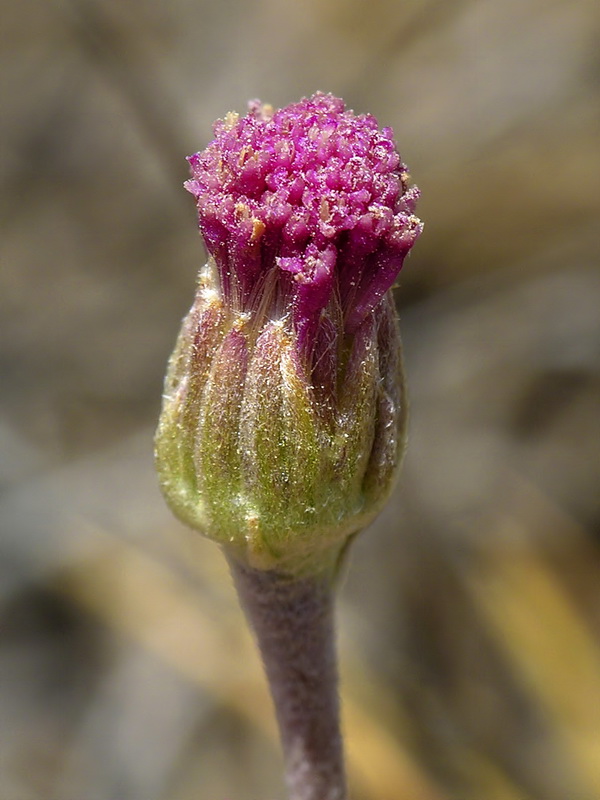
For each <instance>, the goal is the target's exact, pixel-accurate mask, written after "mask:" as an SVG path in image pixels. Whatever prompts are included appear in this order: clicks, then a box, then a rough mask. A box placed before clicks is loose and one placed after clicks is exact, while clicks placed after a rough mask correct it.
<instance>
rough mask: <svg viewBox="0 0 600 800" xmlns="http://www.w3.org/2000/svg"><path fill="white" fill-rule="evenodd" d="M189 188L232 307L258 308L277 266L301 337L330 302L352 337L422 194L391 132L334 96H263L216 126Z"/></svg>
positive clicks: (393, 272) (413, 223) (412, 227)
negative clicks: (273, 101)
mask: <svg viewBox="0 0 600 800" xmlns="http://www.w3.org/2000/svg"><path fill="white" fill-rule="evenodd" d="M214 132H215V139H214V140H213V141H212V142H211V144H210V145H209V146H208V147H207V148H206V150H205V151H204V152H203V153H196V154H195V155H193V156H190V158H189V159H188V160H189V162H190V166H191V170H192V178H191V179H190V180H189V181H187V183H186V188H187V189H188V191H190V192H191V193H192V194H193V195H194V196H195V198H196V203H197V207H198V218H199V224H200V230H201V232H202V235H203V237H204V241H205V242H206V246H207V248H208V251H209V253H210V254H211V256H213V258H214V259H215V261H216V263H217V266H218V269H219V279H220V285H221V289H222V291H223V293H224V295H225V297H226V299H227V302H229V303H234V304H236V305H237V306H238V307H240V308H241V309H248V308H250V307H251V306H252V304H253V303H254V304H255V303H256V302H257V300H258V299H259V295H260V293H261V291H262V288H263V286H264V283H265V281H266V280H267V278H268V277H269V276H270V273H271V271H272V270H276V272H277V281H278V283H279V284H280V291H281V293H282V295H283V296H282V297H281V298H279V302H280V303H281V308H282V310H284V311H285V313H287V312H288V311H289V310H291V313H292V315H293V324H294V327H295V328H296V330H297V331H298V332H299V334H300V336H301V338H302V339H305V338H308V337H310V336H311V334H312V335H314V330H315V328H316V327H317V326H318V323H319V319H320V314H321V312H322V311H323V310H324V309H326V308H327V306H328V305H329V304H330V302H331V300H332V297H335V298H336V302H337V301H339V303H340V305H341V308H342V310H343V312H344V320H343V323H344V331H345V332H346V333H350V334H352V333H354V332H355V331H356V329H357V328H358V326H359V325H360V323H361V322H362V321H363V320H364V319H365V318H366V317H367V316H368V314H369V312H370V311H372V310H373V309H374V308H375V306H376V305H377V304H378V303H379V301H380V300H381V298H382V297H383V295H384V294H385V292H386V291H387V290H388V289H389V288H390V287H391V286H392V284H393V283H394V281H395V279H396V276H397V274H398V272H399V271H400V268H401V267H402V262H403V260H404V257H405V256H406V254H407V253H408V251H409V250H410V248H411V247H412V245H413V243H414V242H415V239H416V238H417V236H418V235H419V233H420V231H421V227H422V226H421V223H420V222H419V220H418V219H417V218H416V217H415V216H414V214H413V212H414V208H415V204H416V201H417V198H418V190H417V188H416V187H411V188H409V187H408V180H409V176H408V171H407V169H406V167H405V166H404V164H402V162H401V161H400V156H399V155H398V153H397V151H396V147H395V144H394V139H393V133H392V130H391V129H390V128H383V130H381V131H380V130H379V128H378V125H377V120H376V119H375V118H374V117H372V116H370V115H361V116H356V115H355V114H354V113H353V112H352V111H346V110H345V107H344V103H343V101H342V100H340V99H339V98H336V97H333V96H332V95H326V94H321V93H317V94H315V95H313V96H312V97H311V98H309V99H304V100H301V101H300V102H299V103H295V104H293V105H290V106H287V107H286V108H283V109H281V110H280V111H277V112H275V113H274V112H273V109H272V108H271V107H270V106H264V105H261V104H260V103H259V102H258V101H255V102H253V103H251V104H250V113H249V114H248V115H247V116H245V117H242V118H239V117H238V116H237V115H235V114H229V115H228V116H227V117H226V118H225V119H224V120H220V121H219V122H217V123H216V125H215V128H214Z"/></svg>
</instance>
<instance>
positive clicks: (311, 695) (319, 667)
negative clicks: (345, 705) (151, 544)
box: [229, 559, 347, 800]
mask: <svg viewBox="0 0 600 800" xmlns="http://www.w3.org/2000/svg"><path fill="white" fill-rule="evenodd" d="M229 565H230V568H231V573H232V575H233V579H234V582H235V585H236V588H237V591H238V595H239V598H240V603H241V605H242V607H243V609H244V611H245V613H246V616H247V618H248V621H249V622H250V625H251V626H252V628H253V629H254V632H255V635H256V638H257V640H258V645H259V648H260V652H261V655H262V659H263V663H264V667H265V671H266V673H267V678H268V681H269V686H270V689H271V696H272V698H273V703H274V705H275V712H276V715H277V721H278V723H279V731H280V735H281V743H282V746H283V753H284V758H285V773H286V781H287V784H288V788H289V792H290V800H346V797H347V795H346V783H345V774H344V758H343V748H342V739H341V734H340V723H339V702H338V694H337V666H336V655H335V637H334V629H333V588H332V585H331V580H330V578H329V577H304V578H294V577H290V576H288V575H282V574H281V573H276V572H270V571H264V570H257V569H253V568H251V567H247V566H244V565H242V564H240V563H239V562H236V561H234V560H233V559H230V560H229Z"/></svg>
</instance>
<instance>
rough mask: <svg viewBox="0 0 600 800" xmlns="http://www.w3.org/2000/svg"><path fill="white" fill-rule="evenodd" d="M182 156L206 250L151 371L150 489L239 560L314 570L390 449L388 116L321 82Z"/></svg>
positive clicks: (407, 211) (392, 256)
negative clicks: (182, 313)
mask: <svg viewBox="0 0 600 800" xmlns="http://www.w3.org/2000/svg"><path fill="white" fill-rule="evenodd" d="M189 162H190V165H191V173H192V177H191V179H190V180H189V181H187V183H186V188H187V189H188V190H189V191H190V192H191V193H192V194H193V195H194V197H195V198H196V203H197V208H198V219H199V226H200V231H201V233H202V236H203V238H204V241H205V244H206V247H207V250H208V253H209V258H208V263H207V265H206V267H205V268H204V269H203V270H202V271H201V272H200V277H199V282H198V288H197V292H196V298H195V301H194V305H193V306H192V309H191V310H190V312H189V314H188V316H187V317H186V318H185V320H184V322H183V327H182V330H181V333H180V336H179V339H178V342H177V345H176V348H175V351H174V353H173V355H172V357H171V360H170V363H169V369H168V374H167V378H166V382H165V392H164V398H163V409H162V413H161V418H160V422H159V427H158V431H157V436H156V460H157V466H158V471H159V475H160V480H161V486H162V489H163V492H164V495H165V497H166V499H167V502H168V503H169V505H170V506H171V508H172V509H173V511H174V512H175V514H176V515H177V516H178V517H180V519H182V520H183V521H184V522H185V523H187V524H188V525H190V526H191V527H193V528H196V529H198V530H200V531H201V532H202V533H204V534H205V535H207V536H209V537H210V538H212V539H215V540H216V541H218V542H220V543H221V544H223V545H224V546H226V547H227V548H228V549H229V552H230V554H232V555H233V557H235V558H237V559H239V560H241V561H242V562H244V563H247V564H249V565H251V566H253V567H259V568H264V569H278V570H280V571H283V572H288V573H291V574H300V573H306V572H317V571H320V570H327V569H329V568H331V567H332V565H333V564H335V562H336V561H337V559H338V557H339V554H340V552H341V551H342V549H343V547H344V545H345V543H346V542H347V541H348V539H349V537H350V536H352V535H353V534H354V533H356V532H357V531H358V530H360V529H361V528H363V527H364V526H365V525H367V524H368V523H369V522H370V521H371V520H372V519H373V517H374V516H375V515H376V514H377V513H378V512H379V511H380V509H381V507H382V505H383V504H384V502H385V500H386V499H387V497H388V495H389V493H390V491H391V488H392V486H393V480H394V477H395V474H396V472H397V468H398V466H399V463H400V460H401V456H402V451H403V448H404V439H405V424H406V399H405V394H404V385H403V375H402V366H401V356H400V339H399V333H398V325H397V320H396V313H395V308H394V303H393V299H392V296H391V287H392V285H393V283H394V281H395V279H396V277H397V275H398V272H399V271H400V269H401V267H402V263H403V260H404V258H405V256H406V255H407V253H408V251H409V250H410V248H411V247H412V245H413V243H414V241H415V240H416V238H417V236H418V235H419V233H420V232H421V228H422V225H421V223H420V222H419V220H418V219H417V218H416V217H415V216H414V213H413V212H414V207H415V204H416V200H417V198H418V190H417V189H416V188H415V187H409V186H408V173H407V171H406V167H405V166H404V165H403V164H402V163H401V161H400V157H399V156H398V154H397V152H396V148H395V145H394V141H393V136H392V132H391V130H390V129H389V128H384V129H383V130H381V131H380V130H379V129H378V126H377V122H376V120H375V119H374V118H373V117H371V116H356V115H354V113H352V112H351V111H346V110H345V107H344V104H343V102H342V101H341V100H339V99H337V98H334V97H332V96H331V95H324V94H320V93H318V94H315V95H313V97H311V98H310V99H305V100H302V101H301V102H299V103H297V104H294V105H291V106H288V107H287V108H284V109H282V110H280V111H278V112H276V113H273V110H272V109H271V108H270V107H269V106H261V105H260V104H259V103H258V102H254V103H251V104H250V112H249V114H248V115H247V116H246V117H244V118H241V119H240V118H238V117H237V115H235V114H229V115H228V116H227V117H226V118H225V120H222V121H219V122H217V123H216V125H215V139H214V140H213V142H211V144H210V145H209V146H208V147H207V149H206V150H205V151H204V152H202V153H197V154H196V155H193V156H191V157H190V158H189Z"/></svg>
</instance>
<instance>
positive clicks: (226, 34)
mask: <svg viewBox="0 0 600 800" xmlns="http://www.w3.org/2000/svg"><path fill="white" fill-rule="evenodd" d="M2 18H3V19H2V33H1V37H2V51H1V55H0V66H1V70H0V74H1V75H2V79H1V80H2V91H3V98H2V121H1V126H2V141H3V158H2V164H1V166H0V170H1V178H2V189H1V193H0V199H1V206H2V212H3V213H2V240H1V243H0V257H1V262H2V269H1V274H0V308H1V320H2V321H1V325H2V338H1V342H0V364H1V375H2V384H1V386H2V392H1V399H0V447H1V452H2V457H1V461H0V479H1V482H2V495H1V504H0V528H1V537H2V539H1V546H2V559H1V563H0V627H1V636H0V693H1V694H0V797H2V800H191V799H192V798H194V799H195V800H196V799H198V798H200V800H226V798H229V800H273V799H274V798H281V797H282V796H283V794H284V792H283V788H282V785H281V781H280V761H279V754H278V747H277V743H276V738H275V731H274V724H273V721H272V712H271V708H270V704H269V701H268V699H267V696H266V690H265V687H264V684H263V679H262V675H261V672H260V668H259V664H258V659H257V657H256V655H255V653H254V650H253V646H252V642H251V640H250V637H249V635H248V633H247V632H246V630H245V627H244V626H243V624H242V619H241V615H240V612H239V610H238V608H237V605H236V602H235V598H234V596H233V592H232V588H231V585H230V581H229V578H228V576H227V573H226V570H225V566H224V563H223V560H222V559H221V557H220V554H219V552H218V551H217V549H216V548H215V547H214V546H213V545H212V544H210V543H208V542H205V541H202V540H200V539H199V538H197V537H194V536H192V535H191V534H188V533H186V532H185V531H183V530H182V529H181V528H180V527H178V525H177V524H176V523H175V522H174V520H173V519H172V518H171V517H170V516H169V514H168V512H167V511H166V509H165V507H164V505H163V503H162V501H161V498H160V496H159V493H158V489H157V486H156V481H155V478H154V476H153V470H152V456H151V450H152V434H153V426H154V423H155V419H156V416H157V413H158V405H159V397H160V393H161V380H162V373H163V370H164V366H165V362H166V358H167V355H168V353H169V351H170V348H171V346H172V343H173V340H174V337H175V334H176V330H177V327H178V323H179V319H180V317H181V316H182V315H183V313H184V311H185V310H186V308H187V306H188V305H189V304H190V302H191V298H192V291H193V284H194V275H195V271H196V269H197V267H198V266H199V265H200V264H201V261H202V253H201V249H200V243H199V241H198V238H197V234H196V230H195V218H194V209H193V203H192V202H191V199H190V197H189V196H187V195H186V193H185V192H184V191H183V189H182V188H181V183H182V181H183V180H184V179H185V177H186V164H185V161H184V160H183V157H184V156H185V155H187V154H188V153H191V152H193V151H195V150H197V149H200V148H201V147H203V146H204V145H205V144H206V143H207V141H208V139H209V137H210V124H211V122H212V121H213V119H215V118H216V117H219V116H222V115H224V113H225V112H226V111H228V110H230V109H237V110H243V109H244V107H245V103H246V101H247V100H248V98H251V97H255V96H259V97H261V98H262V99H264V100H268V101H270V102H272V103H273V104H275V105H283V104H286V103H288V102H291V101H293V100H296V99H298V98H299V97H300V96H302V95H305V94H310V93H312V92H313V91H314V90H315V89H322V90H326V91H332V92H334V93H336V94H340V95H342V96H343V97H344V98H345V99H346V101H347V102H348V104H349V106H350V107H352V108H354V109H355V110H357V111H370V112H372V113H374V114H375V115H376V116H377V117H378V118H379V120H380V122H381V124H389V125H392V126H393V127H394V128H395V131H396V134H397V138H398V141H399V143H400V145H401V152H402V155H403V157H404V158H405V159H406V161H407V162H408V163H409V165H410V166H411V168H412V172H413V175H414V176H415V180H416V181H417V182H418V184H419V185H420V187H421V189H422V192H423V200H422V203H421V206H420V212H421V215H422V217H423V218H424V219H425V220H426V231H425V234H424V236H423V238H422V240H421V241H420V242H419V244H418V246H417V247H416V248H415V251H414V254H413V255H412V256H411V259H410V260H409V262H408V264H407V266H406V267H405V270H404V272H403V273H402V276H401V280H400V286H399V290H398V292H397V299H398V303H399V307H400V309H401V315H402V323H403V331H404V340H405V349H406V360H407V366H408V372H409V379H410V387H411V398H412V421H411V440H410V449H409V454H408V457H407V460H406V468H405V471H404V476H403V481H402V485H401V487H400V488H399V490H398V492H397V493H396V495H395V497H394V500H393V502H392V503H391V504H390V506H389V508H388V509H387V510H386V512H385V513H384V514H383V515H382V517H381V518H380V520H379V521H378V523H377V524H376V525H375V526H374V527H373V529H372V530H371V531H370V532H369V533H368V534H365V535H364V536H363V537H362V539H360V540H359V541H358V543H357V546H356V548H355V552H354V557H353V561H352V565H351V569H350V570H349V574H348V576H347V579H346V581H345V585H344V588H343V591H342V596H341V602H340V609H339V617H340V649H341V655H342V672H343V697H344V704H345V705H344V709H345V728H346V733H347V742H348V751H349V766H350V773H351V785H352V797H353V800H599V798H600V549H599V537H600V490H599V485H600V481H599V479H600V414H599V411H600V402H599V401H600V314H599V309H600V271H599V270H598V256H599V255H600V236H599V228H598V211H599V210H600V209H599V206H600V193H599V191H598V187H599V186H600V181H599V178H600V169H599V168H600V149H599V147H598V144H599V133H600V126H599V121H600V119H599V116H600V115H599V104H598V101H599V99H600V92H599V90H598V79H599V75H600V69H599V67H600V62H599V60H598V50H597V42H598V34H599V32H600V31H599V28H600V14H599V11H598V6H597V3H595V2H593V1H592V0H573V1H572V2H567V0H562V2H561V1H560V0H503V2H500V0H455V2H447V1H446V2H444V1H443V0H404V1H403V2H398V1H397V0H370V2H361V1H360V0H247V1H246V2H242V1H241V0H237V2H236V0H222V1H221V2H209V1H208V0H196V2H191V0H172V2H159V0H157V1H156V2H151V0H125V2H117V0H102V1H101V0H44V2H34V1H33V0H18V2H17V0H12V1H11V0H5V2H4V3H3V6H2Z"/></svg>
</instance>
